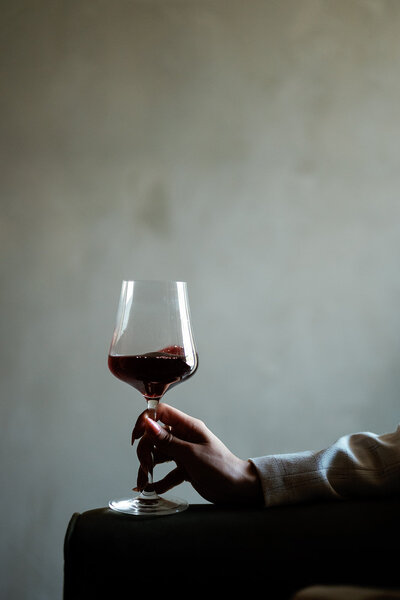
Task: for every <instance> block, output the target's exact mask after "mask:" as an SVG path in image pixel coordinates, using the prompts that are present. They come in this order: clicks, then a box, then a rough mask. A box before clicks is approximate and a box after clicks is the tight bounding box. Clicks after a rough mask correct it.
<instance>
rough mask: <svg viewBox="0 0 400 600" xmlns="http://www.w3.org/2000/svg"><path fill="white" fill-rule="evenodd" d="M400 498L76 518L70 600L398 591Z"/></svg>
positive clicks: (68, 549) (102, 512)
mask: <svg viewBox="0 0 400 600" xmlns="http://www.w3.org/2000/svg"><path fill="white" fill-rule="evenodd" d="M399 508H400V501H399V499H393V500H366V501H362V502H354V501H348V502H327V503H317V504H306V505H296V506H284V507H276V508H268V509H267V508H260V509H259V508H257V509H249V508H246V509H243V508H241V509H238V508H232V507H216V506H214V505H209V504H199V505H191V506H190V507H189V508H188V509H187V510H186V511H184V512H182V513H178V514H176V515H172V516H164V517H156V518H140V517H133V516H129V515H123V514H119V513H115V512H114V511H111V510H109V509H108V508H98V509H94V510H90V511H87V512H84V513H82V514H78V513H76V514H74V515H73V516H72V518H71V520H70V523H69V526H68V529H67V532H66V536H65V545H64V558H65V562H64V600H79V599H80V598H86V599H90V598H101V597H103V595H104V594H108V595H109V597H114V598H116V597H122V594H124V597H125V596H127V594H128V595H129V597H131V596H136V595H137V594H140V595H143V594H146V595H148V594H149V593H150V591H151V595H155V594H156V593H157V595H160V596H164V595H165V593H167V592H168V593H170V591H173V592H174V596H175V597H177V598H180V597H187V595H191V594H192V593H207V592H211V591H213V590H214V591H215V592H217V591H218V592H223V591H224V590H225V591H226V593H228V589H230V587H231V585H232V584H233V586H234V590H235V591H236V592H238V593H243V592H244V591H246V592H250V593H257V594H259V593H260V588H259V586H260V585H261V586H262V588H261V589H262V596H263V597H264V598H271V599H274V600H278V599H280V598H290V596H291V595H292V593H293V592H294V591H296V590H298V589H300V588H302V587H305V586H307V585H312V584H335V583H340V584H354V585H367V586H373V587H392V588H393V587H396V588H397V587H398V588H400V568H399V549H398V546H399V543H398V540H399Z"/></svg>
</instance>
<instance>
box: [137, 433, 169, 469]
mask: <svg viewBox="0 0 400 600" xmlns="http://www.w3.org/2000/svg"><path fill="white" fill-rule="evenodd" d="M136 454H137V457H138V459H139V462H140V464H141V465H142V466H143V468H144V469H145V470H146V471H148V470H149V469H150V468H151V466H152V465H153V464H154V465H159V464H161V463H165V462H168V461H169V460H171V457H170V456H167V455H166V454H165V453H163V452H162V451H160V450H159V449H158V448H156V447H155V446H154V442H153V441H152V440H151V438H150V437H149V436H148V435H144V436H143V437H142V438H141V440H140V441H139V443H138V445H137V448H136Z"/></svg>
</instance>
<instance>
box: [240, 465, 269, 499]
mask: <svg viewBox="0 0 400 600" xmlns="http://www.w3.org/2000/svg"><path fill="white" fill-rule="evenodd" d="M241 463H242V465H241V466H242V469H241V470H242V486H241V487H242V493H241V497H242V500H243V501H244V502H245V503H246V504H249V505H250V504H251V505H254V506H256V505H260V506H261V505H263V504H264V495H263V491H262V486H261V480H260V477H259V475H258V472H257V469H256V467H255V466H254V464H253V463H252V462H251V461H250V460H242V461H241Z"/></svg>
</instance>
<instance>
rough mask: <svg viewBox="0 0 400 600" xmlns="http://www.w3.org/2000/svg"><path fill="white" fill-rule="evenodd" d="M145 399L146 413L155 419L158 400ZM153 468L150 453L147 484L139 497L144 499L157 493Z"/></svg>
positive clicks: (152, 456) (155, 495) (148, 498)
mask: <svg viewBox="0 0 400 600" xmlns="http://www.w3.org/2000/svg"><path fill="white" fill-rule="evenodd" d="M146 401H147V413H148V415H149V417H150V418H151V419H153V421H157V406H158V400H157V399H154V398H146ZM153 468H154V455H153V453H151V464H150V465H149V468H148V472H147V484H146V486H145V488H144V490H143V491H142V493H141V498H142V499H144V500H151V499H154V498H157V494H156V492H155V491H154V485H153V483H154V481H153Z"/></svg>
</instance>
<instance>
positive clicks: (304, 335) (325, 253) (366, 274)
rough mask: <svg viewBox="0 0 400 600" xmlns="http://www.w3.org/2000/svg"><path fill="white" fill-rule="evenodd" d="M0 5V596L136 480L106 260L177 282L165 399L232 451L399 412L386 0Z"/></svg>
mask: <svg viewBox="0 0 400 600" xmlns="http://www.w3.org/2000/svg"><path fill="white" fill-rule="evenodd" d="M1 14H2V19H1V26H0V85H1V94H0V118H1V136H0V140H1V164H2V167H1V169H2V175H1V182H0V186H1V195H0V202H1V211H0V250H1V257H2V260H1V266H0V268H1V294H0V299H1V313H0V314H1V331H2V336H1V337H2V344H1V352H2V356H1V369H2V375H1V380H0V385H1V415H0V419H1V421H0V422H1V436H0V445H1V461H2V463H3V464H2V468H1V470H0V473H1V501H2V511H1V519H2V535H1V557H0V558H1V560H0V564H1V570H2V573H1V576H0V592H1V595H2V597H4V598H7V599H8V600H14V599H16V600H20V599H21V600H25V599H29V600H39V599H40V600H54V598H60V597H61V583H62V542H63V536H64V533H65V528H66V526H67V523H68V520H69V518H70V516H71V515H72V513H73V512H75V511H84V510H87V509H91V508H95V507H99V506H105V505H106V504H107V502H108V499H109V498H110V497H113V496H115V495H120V494H126V493H128V492H129V490H130V488H131V487H132V486H133V485H134V484H135V474H136V470H137V460H136V457H135V453H134V451H132V450H131V448H130V445H129V439H130V432H131V425H132V424H133V422H134V420H135V418H136V415H137V414H138V413H139V411H140V410H141V409H142V408H143V405H142V401H141V399H140V398H139V397H138V395H137V394H136V393H135V392H134V391H133V390H130V389H128V386H124V384H122V383H120V382H119V381H117V380H115V379H113V378H112V376H111V375H110V374H109V372H108V370H107V367H106V354H107V350H108V345H109V342H110V337H111V333H112V328H113V324H114V315H115V309H116V304H117V298H118V293H119V288H120V283H121V280H122V279H123V278H126V279H129V278H131V279H134V278H137V279H143V278H151V279H156V278H165V279H183V280H186V281H188V284H189V293H190V299H191V308H192V315H193V324H194V328H195V335H196V340H197V344H198V351H199V356H200V369H199V371H198V373H197V375H196V376H195V377H194V378H193V379H192V380H190V382H188V383H187V384H185V385H183V386H181V387H178V388H175V389H174V390H173V391H172V392H171V395H170V396H168V401H169V402H170V403H172V404H174V405H175V406H177V407H179V408H181V409H183V410H185V411H187V412H189V413H191V414H193V415H195V416H198V417H200V418H202V419H204V420H205V421H206V422H207V423H208V425H209V426H210V427H211V429H213V430H214V432H215V433H216V434H218V435H219V436H221V437H222V438H223V439H224V441H225V442H226V443H227V445H228V446H229V447H230V448H231V449H232V450H233V451H234V452H236V453H237V454H239V455H240V456H242V457H244V458H246V457H248V456H257V455H261V454H268V453H275V452H287V451H296V450H304V449H314V448H315V449H316V448H321V447H324V446H326V445H328V444H330V443H331V442H333V441H334V440H335V439H336V438H337V437H339V436H340V435H342V434H343V433H348V432H350V431H359V430H365V429H368V430H372V431H376V432H383V431H388V430H391V429H393V428H394V427H395V426H396V425H397V422H398V420H399V389H400V376H399V372H400V370H399V355H400V342H399V339H400V338H399V332H400V310H399V305H400V303H399V301H400V270H399V253H400V203H399V190H400V169H399V124H400V118H399V117H400V114H399V106H400V78H399V60H400V41H399V36H398V30H399V26H400V3H399V2H397V1H395V0H343V1H341V0H338V1H335V2H333V1H329V0H300V1H298V0H279V1H277V0H276V1H275V0H264V1H257V0H250V1H246V2H244V1H240V0H214V1H210V0H187V1H184V0H163V1H161V0H158V1H157V0H147V1H144V0H142V1H136V0H130V1H128V0H116V1H109V0H90V1H89V0H79V1H78V0H72V1H68V2H61V0H56V1H53V0H52V1H50V0H47V1H46V0H40V1H38V2H27V1H26V0H13V1H11V0H5V1H3V2H2V7H1ZM176 493H179V494H181V495H185V496H186V497H187V498H189V500H190V501H191V502H200V501H201V499H200V498H199V497H198V496H197V495H196V494H195V493H194V492H193V491H192V490H191V489H190V487H189V486H188V485H187V484H185V485H183V486H181V487H180V488H179V490H178V491H177V492H176Z"/></svg>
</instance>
